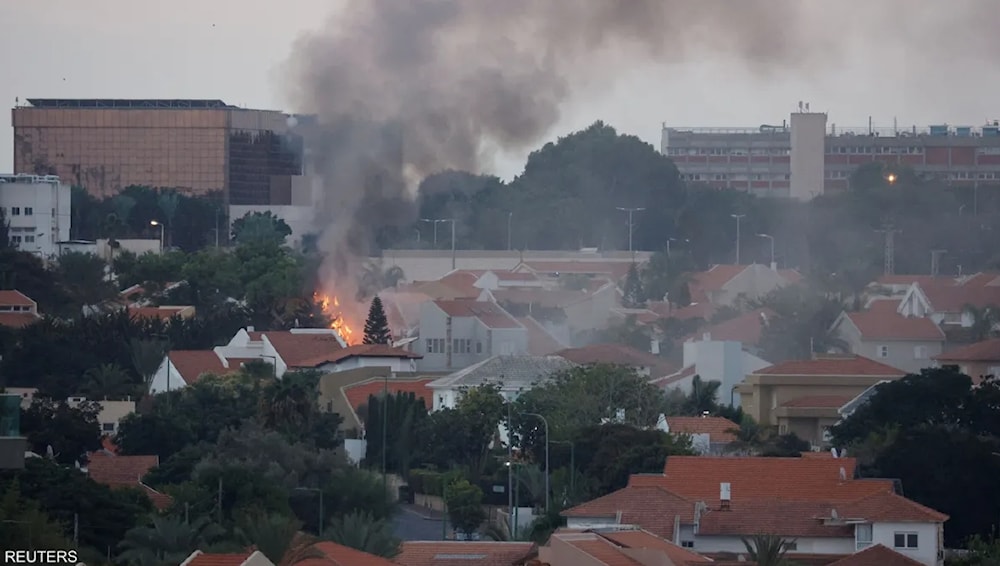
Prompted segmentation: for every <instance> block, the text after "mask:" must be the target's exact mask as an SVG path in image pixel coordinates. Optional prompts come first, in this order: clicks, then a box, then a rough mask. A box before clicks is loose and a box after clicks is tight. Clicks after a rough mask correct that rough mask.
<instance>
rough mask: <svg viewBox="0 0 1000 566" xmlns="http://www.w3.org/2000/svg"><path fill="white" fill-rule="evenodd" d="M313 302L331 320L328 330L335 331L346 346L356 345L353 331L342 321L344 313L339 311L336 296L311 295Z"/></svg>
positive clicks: (338, 301) (338, 302)
mask: <svg viewBox="0 0 1000 566" xmlns="http://www.w3.org/2000/svg"><path fill="white" fill-rule="evenodd" d="M313 300H314V301H316V304H317V305H319V307H320V309H322V311H323V314H325V315H326V316H328V317H330V318H331V319H332V320H333V322H331V323H330V328H332V329H334V330H336V331H337V334H338V335H339V336H340V337H341V338H342V339H343V340H344V342H346V343H347V345H348V346H351V345H354V344H356V343H357V340H356V339H355V338H354V329H352V328H351V326H350V325H349V324H348V323H347V321H346V320H345V319H344V313H343V312H342V311H341V310H340V300H339V299H338V298H337V296H336V295H327V294H326V293H319V292H316V293H313Z"/></svg>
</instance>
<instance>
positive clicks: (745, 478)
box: [630, 456, 893, 506]
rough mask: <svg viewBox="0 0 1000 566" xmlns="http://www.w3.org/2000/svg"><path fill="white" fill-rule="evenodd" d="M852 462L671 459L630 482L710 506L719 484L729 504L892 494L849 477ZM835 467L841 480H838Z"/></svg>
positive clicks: (884, 485) (889, 485)
mask: <svg viewBox="0 0 1000 566" xmlns="http://www.w3.org/2000/svg"><path fill="white" fill-rule="evenodd" d="M856 464H857V461H856V460H855V459H854V458H831V459H816V458H753V457H741V458H737V457H708V456H671V457H670V458H667V464H666V466H665V468H664V474H663V475H661V476H657V475H633V476H632V478H631V479H630V484H634V485H641V484H645V485H657V486H659V487H662V488H663V489H666V490H669V491H671V492H673V493H676V494H678V495H679V496H682V497H685V498H688V499H692V500H700V501H705V502H706V503H709V505H713V503H712V502H714V506H718V501H719V484H721V483H729V484H730V486H731V497H732V501H733V502H734V504H735V503H736V502H740V501H746V500H759V499H782V500H793V501H850V500H856V499H859V498H861V497H863V496H866V495H871V494H874V493H879V492H892V491H893V482H892V480H854V479H852V478H853V477H854V471H855V466H856ZM841 469H843V472H844V475H845V476H846V478H847V480H841V479H840V473H841ZM760 478H768V481H766V482H761V481H759V479H760Z"/></svg>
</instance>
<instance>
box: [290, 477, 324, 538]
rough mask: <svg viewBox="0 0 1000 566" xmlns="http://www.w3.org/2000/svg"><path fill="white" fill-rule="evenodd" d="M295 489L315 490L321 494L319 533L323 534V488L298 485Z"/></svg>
mask: <svg viewBox="0 0 1000 566" xmlns="http://www.w3.org/2000/svg"><path fill="white" fill-rule="evenodd" d="M295 491H315V492H316V493H318V494H319V523H318V530H317V532H316V534H317V535H322V534H323V490H322V489H319V488H317V487H297V488H295Z"/></svg>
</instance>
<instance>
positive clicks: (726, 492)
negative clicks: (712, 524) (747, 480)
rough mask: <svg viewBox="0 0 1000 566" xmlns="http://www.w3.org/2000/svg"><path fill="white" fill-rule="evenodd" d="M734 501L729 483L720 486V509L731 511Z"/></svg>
mask: <svg viewBox="0 0 1000 566" xmlns="http://www.w3.org/2000/svg"><path fill="white" fill-rule="evenodd" d="M731 501H732V486H731V485H730V484H729V483H728V482H723V483H720V484H719V509H722V510H727V509H729V504H730V503H731Z"/></svg>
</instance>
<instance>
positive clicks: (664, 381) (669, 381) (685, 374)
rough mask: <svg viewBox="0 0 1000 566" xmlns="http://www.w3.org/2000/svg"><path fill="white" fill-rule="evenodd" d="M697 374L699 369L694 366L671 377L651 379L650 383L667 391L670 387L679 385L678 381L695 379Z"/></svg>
mask: <svg viewBox="0 0 1000 566" xmlns="http://www.w3.org/2000/svg"><path fill="white" fill-rule="evenodd" d="M697 373H698V369H697V368H696V367H695V366H694V365H693V364H692V365H689V366H687V367H685V368H683V369H681V370H680V371H677V372H674V373H672V374H670V375H665V376H663V377H658V378H656V379H651V380H649V382H650V383H652V384H653V385H655V386H657V387H659V388H661V389H665V388H667V387H668V386H670V385H673V384H674V383H677V382H678V381H683V380H685V379H687V378H691V377H694V376H695V374H697Z"/></svg>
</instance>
